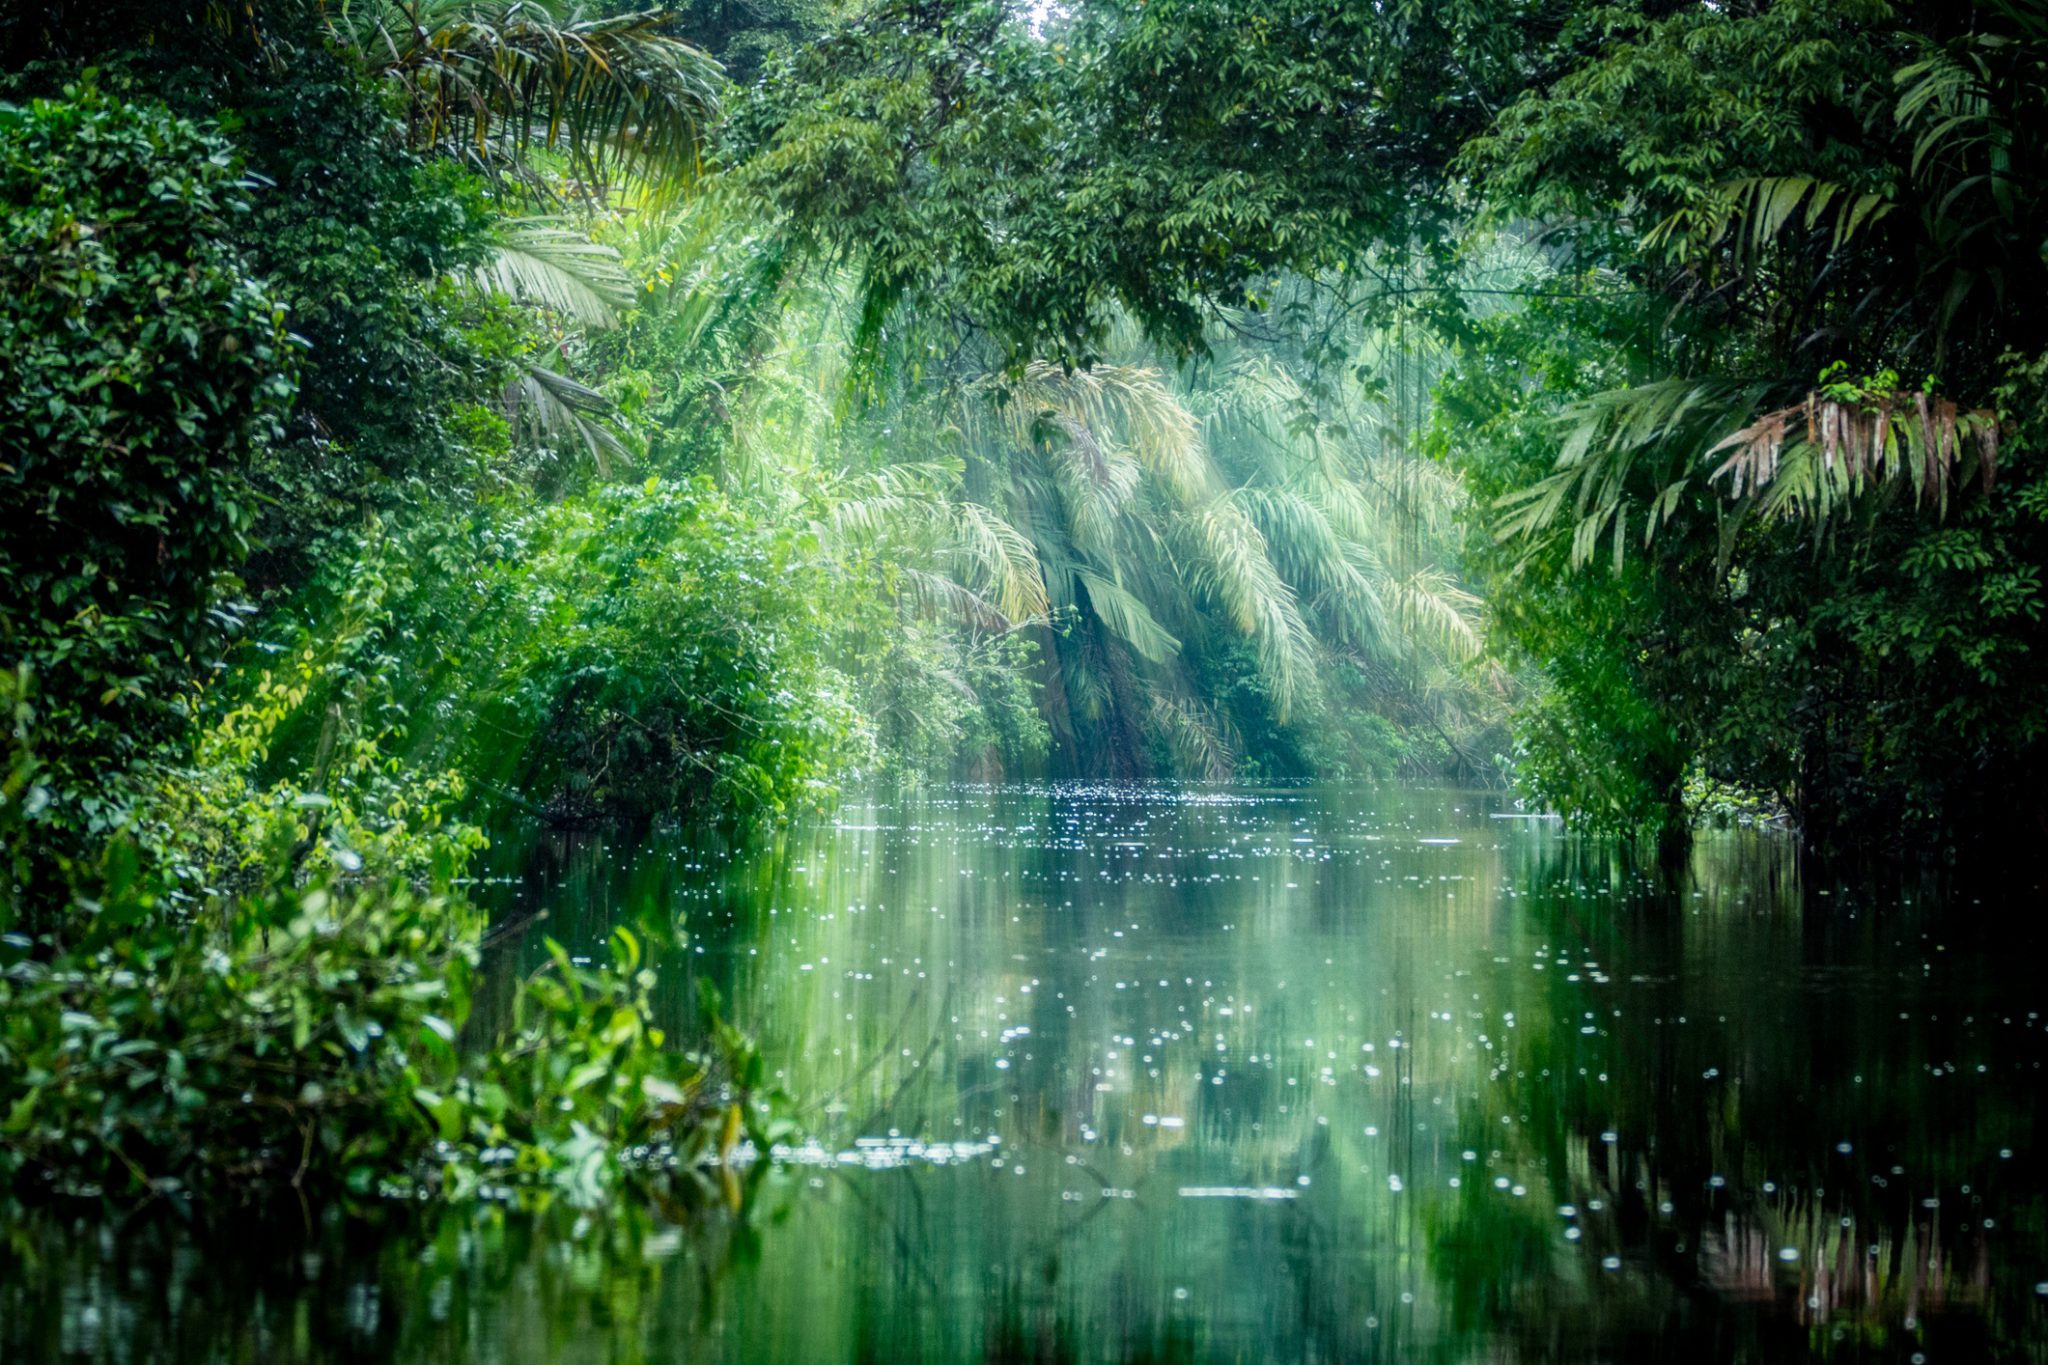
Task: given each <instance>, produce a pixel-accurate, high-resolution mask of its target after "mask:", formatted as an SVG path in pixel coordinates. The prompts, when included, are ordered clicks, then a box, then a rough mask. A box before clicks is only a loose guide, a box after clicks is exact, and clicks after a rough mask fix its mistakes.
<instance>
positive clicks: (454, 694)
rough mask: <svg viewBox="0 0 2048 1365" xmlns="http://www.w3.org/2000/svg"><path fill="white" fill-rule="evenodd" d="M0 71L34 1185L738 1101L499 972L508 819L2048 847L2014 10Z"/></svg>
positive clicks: (2024, 15) (1246, 27) (591, 30)
mask: <svg viewBox="0 0 2048 1365" xmlns="http://www.w3.org/2000/svg"><path fill="white" fill-rule="evenodd" d="M0 60H4V74H0V195H4V211H0V276H4V288H0V529H4V536H0V663H4V664H5V666H6V672H5V674H4V689H0V701H4V703H5V707H6V711H7V714H8V716H9V718H10V719H9V737H8V749H7V751H6V758H5V765H4V778H0V935H4V937H0V1018H4V1020H5V1021H6V1022H5V1023H4V1024H0V1173H4V1175H5V1177H6V1179H7V1180H8V1182H9V1183H10V1185H11V1186H12V1187H13V1188H14V1189H16V1190H17V1191H21V1192H31V1191H36V1192H49V1191H80V1190H113V1191H119V1192H127V1193H139V1192H155V1193H171V1192H175V1191H179V1190H182V1189H185V1188H188V1187H190V1186H191V1185H193V1184H195V1183H204V1182H240V1183H250V1182H256V1183H261V1182H277V1181H288V1182H290V1183H292V1184H295V1185H297V1184H302V1183H303V1182H305V1181H307V1180H326V1181H334V1182H344V1183H347V1184H349V1185H351V1186H352V1187H354V1188H356V1189H359V1190H366V1189H376V1188H385V1189H389V1188H397V1187H401V1186H402V1187H407V1188H413V1187H431V1188H436V1189H440V1190H443V1191H447V1192H451V1193H460V1192H474V1191H475V1190H477V1189H478V1188H480V1187H483V1186H497V1185H505V1184H524V1185H531V1186H535V1187H551V1188H555V1189H558V1190H563V1191H567V1192H570V1193H572V1194H574V1195H575V1196H576V1197H579V1198H590V1197H594V1192H595V1191H598V1190H600V1189H602V1188H603V1187H604V1185H605V1182H607V1181H609V1180H613V1179H616V1178H619V1169H618V1167H617V1163H615V1162H612V1161H611V1160H610V1157H611V1156H612V1155H613V1154H615V1153H617V1152H619V1151H621V1150H624V1149H627V1148H631V1149H633V1150H635V1151H637V1152H639V1153H641V1154H642V1156H643V1158H645V1157H647V1154H648V1153H650V1152H652V1153H660V1154H668V1155H672V1154H674V1153H682V1154H684V1155H685V1157H691V1156H694V1155H695V1154H697V1153H699V1152H703V1151H707V1150H721V1149H729V1148H730V1147H731V1146H732V1145H733V1144H734V1143H735V1142H736V1141H738V1140H739V1138H740V1136H741V1135H742V1132H743V1130H744V1131H745V1132H751V1133H754V1134H757V1135H760V1136H761V1137H762V1138H763V1139H764V1140H765V1135H766V1133H767V1132H768V1130H769V1125H770V1124H772V1122H773V1121H774V1112H773V1105H772V1104H771V1103H770V1101H769V1098H768V1097H766V1096H764V1095H763V1094H761V1093H760V1089H759V1086H758V1084H757V1082H758V1080H759V1071H760V1066H759V1062H758V1060H757V1059H754V1058H753V1057H751V1055H750V1054H749V1052H748V1049H747V1047H746V1044H745V1042H744V1040H742V1039H739V1038H738V1037H737V1036H735V1035H733V1034H732V1033H731V1031H730V1030H729V1029H725V1028H723V1027H722V1026H721V1025H718V1024H717V1023H716V1021H715V1020H712V1021H707V1032H706V1035H705V1037H704V1039H702V1040H699V1041H698V1042H697V1043H696V1044H695V1045H694V1050H683V1049H681V1048H679V1047H678V1045H677V1041H676V1040H671V1039H664V1038H662V1037H660V1036H658V1031H657V1030H654V1029H653V1028H652V1027H651V1025H650V1023H649V1019H650V1014H649V1011H648V1009H647V1005H646V1000H647V996H648V992H649V991H650V990H652V989H653V982H652V979H651V976H650V974H649V973H648V972H647V970H646V969H645V968H644V966H643V965H642V963H641V960H640V959H641V945H640V944H639V942H638V941H637V939H636V938H635V937H634V936H633V935H631V934H630V933H628V934H625V935H623V937H622V939H621V941H620V942H618V943H617V944H615V950H616V961H615V962H614V963H613V964H610V965H607V966H590V965H587V964H580V963H575V962H572V961H570V960H569V959H568V957H567V956H566V955H561V956H559V958H558V960H557V962H556V963H555V964H554V965H553V966H552V967H551V968H549V969H548V970H547V971H545V972H543V973H542V974H540V975H539V976H537V977H535V978H533V979H532V980H530V981H528V982H526V983H524V984H523V985H522V986H521V988H520V992H519V1001H518V1003H517V1005H516V1007H515V1008H513V1009H512V1011H511V1012H510V1014H509V1015H507V1016H506V1017H505V1019H503V1020H500V1019H498V1018H497V1017H496V1016H495V1015H494V1016H493V1020H492V1022H491V1023H490V1024H489V1025H488V1026H486V1025H485V1024H483V1023H482V1022H477V1023H470V1022H468V1015H469V1010H468V1001H469V996H470V994H471V982H472V976H473V973H474V969H475V964H476V961H477V953H478V942H479V935H480V933H481V931H482V925H481V924H480V923H478V922H477V920H478V917H477V915H476V913H475V912H474V911H473V910H471V909H470V908H469V907H468V905H467V903H466V902H465V900H464V898H463V894H462V890H461V887H462V882H463V878H464V876H465V875H466V872H467V870H468V869H469V867H470V864H471V862H472V860H473V859H474V858H475V856H476V854H477V853H478V852H479V851H480V850H481V849H483V848H484V847H485V846H486V844H487V840H488V838H490V837H509V835H510V833H511V831H513V830H515V829H516V828H518V827H519V826H520V825H521V824H522V823H531V822H548V823H556V824H560V823H578V824H589V823H596V822H628V823H645V822H648V821H651V820H667V819H677V818H690V819H699V820H704V819H729V820H732V821H734V822H737V823H740V824H746V823H754V822H760V821H764V820H765V821H773V820H776V819H780V818H787V817H789V816H792V815H795V814H797V813H799V812H802V811H805V810H810V809H817V808H821V807H823V806H826V805H828V804H829V803H830V801H831V800H832V799H833V797H834V794H835V793H837V792H839V791H842V790H845V789H847V788H848V787H850V786H853V785H857V784H866V783H873V782H878V781H883V780H888V781H900V782H914V781H918V780H926V779H932V778H964V779H969V780H995V779H1001V778H1015V777H1021V776H1041V775H1052V776H1107V777H1116V778H1154V777H1158V778H1175V779H1191V780H1218V779H1225V778H1233V777H1234V778H1239V779H1249V780H1259V781H1272V782H1298V781H1311V780H1338V781H1342V780H1377V779H1385V778H1391V777H1395V776H1400V775H1431V776H1438V777H1444V778H1448V779H1450V780H1454V781H1457V782H1462V783H1474V784H1491V783H1500V782H1510V781H1512V782H1514V783H1517V784H1519V785H1520V787H1521V788H1522V789H1523V790H1524V791H1525V792H1526V794H1527V795H1528V796H1529V797H1530V798H1531V799H1533V800H1534V801H1535V802H1538V803H1540V804H1542V805H1543V806H1545V807H1548V808H1550V809H1554V810H1557V811H1559V812H1561V813H1563V814H1564V815H1565V816H1566V817H1567V818H1568V819H1569V820H1571V821H1573V822H1574V823H1575V824H1577V825H1578V826H1580V827H1582V828H1586V829H1589V830H1594V831H1608V832H1618V833H1623V834H1627V835H1631V836H1643V835H1654V836H1658V837H1661V838H1664V839H1666V840H1667V841H1668V840H1670V839H1672V838H1673V837H1677V836H1681V835H1682V832H1683V831H1684V830H1685V829H1686V828H1688V827H1689V826H1690V825H1691V823H1693V822H1694V821H1696V820H1698V819H1699V818H1702V815H1703V814H1704V813H1706V812H1709V811H1731V810H1732V811H1742V812H1745V813H1747V812H1754V811H1763V812H1766V813H1776V814H1779V815H1782V816H1784V817H1786V818H1788V819H1790V820H1793V821H1796V822H1797V823H1798V824H1799V826H1800V827H1801V829H1802V831H1803V835H1804V837H1805V839H1806V840H1807V841H1808V844H1809V846H1810V847H1811V848H1813V849H1815V850H1817V851H1823V852H1830V853H1839V852H1850V851H1856V850H1859V849H1860V850H1865V851H1868V850H1870V849H1873V848H1874V849H1879V850H1884V849H1892V850H1896V851H1914V852H1921V853H1925V854H1927V855H1930V856H1935V857H1941V856H1945V855H1947V854H1950V853H1952V852H1953V851H1955V850H1957V849H1960V848H1963V847H1965V846H1969V845H1972V844H1974V843H1977V842H1980V841H1985V840H1988V839H1993V838H1996V837H1999V836H2003V835H2009V834H2011V833H2013V832H2015V831H2016V830H2019V829H2024V828H2027V827H2030V826H2035V825H2037V824H2038V823H2039V822H2040V821H2041V820H2042V819H2043V806H2042V802H2041V796H2040V791H2041V788H2040V780H2041V777H2042V762H2043V747H2042V746H2043V735H2042V727H2043V725H2044V723H2048V706H2044V705H2043V702H2044V700H2048V699H2044V697H2043V695H2042V692H2043V687H2044V682H2048V675H2044V673H2043V664H2042V656H2041V653H2040V651H2039V650H2038V649H2037V648H2036V646H2037V644H2039V643H2041V642H2040V641H2039V639H2038V637H2039V636H2040V634H2041V632H2042V631H2043V629H2044V627H2043V623H2042V610H2041V608H2042V601H2041V597H2042V584H2041V581H2040V573H2041V564H2042V561H2043V556H2044V553H2048V544H2044V539H2043V536H2044V522H2043V518H2044V515H2048V470H2044V467H2043V466H2042V465H2041V463H2040V460H2039V457H2038V455H2037V454H2036V448H2037V447H2038V446H2039V444H2040V441H2041V437H2042V431H2041V424H2042V421H2043V417H2042V386H2043V383H2044V377H2048V337H2044V335H2043V332H2042V328H2043V326H2044V324H2043V322H2042V315H2041V311H2040V310H2039V309H2038V308H2037V307H2036V306H2034V305H2035V304H2036V302H2037V301H2038V300H2039V299H2040V298H2041V297H2043V296H2044V287H2048V247H2044V242H2048V215H2044V205H2043V196H2044V193H2048V190H2044V186H2048V165H2044V152H2048V109H2044V107H2043V105H2044V101H2048V7H2044V6H2042V5H2040V4H2037V3H2031V2H2026V0H1997V2H1994V3H1982V4H1975V5H1968V4H1929V5H1916V4H1905V3H1899V4H1894V3H1886V2H1884V0H1783V2H1781V3H1742V4H1727V3H1722V4H1671V3H1656V4H1645V5H1640V6H1627V5H1593V4H1583V3H1565V2H1560V3H1554V4H1546V3H1528V2H1527V0H1512V2H1509V0H1456V3H1450V4H1421V3H1393V4H1385V5H1363V4H1348V3H1335V2H1333V0H1260V2H1259V3H1250V0H1101V2H1100V3H1098V2H1097V0H1089V2H1088V3H1082V4H1075V5H1072V6H1065V7H1061V6H1043V7H1041V6H1019V5H1014V4H1010V3H1005V2H1004V0H971V2H970V0H879V3H874V2H871V0H870V2H862V3H850V4H844V5H840V4H827V3H824V2H823V0H791V3H788V4H777V5H760V6H749V5H730V4H718V5H710V4H691V5H686V6H683V7H680V8H677V9H636V8H632V7H630V6H628V5H623V4H616V3H614V4H583V5H578V4H570V3H562V2H560V0H360V2H359V3H353V4H347V5H335V4H331V3H329V4H320V3H315V2H314V0H259V3H255V4H252V5H248V6H241V5H227V4H197V5H192V6H169V7H166V6H160V5H146V4H140V3H134V2H133V0H117V3H111V4H105V5H96V6H90V7H81V6H75V5H64V4H58V3H54V2H50V3H28V4H23V5H17V6H11V7H9V9H8V11H7V13H6V14H5V15H4V16H0ZM656 932H660V931H659V930H656ZM223 1096H240V1097H241V1101H242V1102H241V1103H240V1104H239V1105H236V1104H221V1103H219V1102H218V1101H220V1099H221V1098H222V1097H223ZM556 1096H559V1097H561V1098H560V1103H556V1100H555V1098H554V1097H556ZM683 1164H684V1165H687V1164H688V1162H687V1160H686V1161H685V1162H684V1163H683ZM672 1168H673V1163H669V1162H667V1159H666V1155H664V1156H661V1157H660V1158H658V1159H645V1160H642V1161H641V1162H640V1163H639V1165H638V1166H637V1167H636V1168H635V1169H638V1170H641V1171H643V1172H645V1173H649V1178H655V1177H654V1176H653V1174H652V1173H653V1172H656V1171H659V1170H667V1169H672Z"/></svg>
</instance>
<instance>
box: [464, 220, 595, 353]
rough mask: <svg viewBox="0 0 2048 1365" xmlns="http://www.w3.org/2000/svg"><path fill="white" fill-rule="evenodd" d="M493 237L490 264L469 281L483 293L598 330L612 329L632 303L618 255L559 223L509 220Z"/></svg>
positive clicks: (475, 273)
mask: <svg viewBox="0 0 2048 1365" xmlns="http://www.w3.org/2000/svg"><path fill="white" fill-rule="evenodd" d="M496 235H497V240H496V242H495V243H494V244H493V246H492V251H491V256H490V259H488V260H486V261H485V262H484V263H483V264H482V265H480V266H478V267H477V268H476V269H475V271H474V272H473V273H472V276H471V278H472V280H473V281H474V283H475V284H476V285H477V286H478V287H480V288H482V289H485V290H488V291H494V292H497V293H501V294H504V295H506V296H508V297H510V298H513V299H517V300H519V301H520V302H521V303H530V304H535V305H538V306H539V307H542V308H547V309H551V310H553V311H554V312H557V313H560V314H561V315H562V316H563V317H565V318H568V319H570V320H572V321H574V322H577V323H580V324H582V325H583V326H585V327H593V328H599V329H604V328H610V327H613V326H616V325H617V323H618V317H619V312H620V310H621V309H623V308H625V307H626V306H627V305H628V304H629V303H631V302H632V298H633V280H632V277H631V276H629V275H628V274H627V273H626V270H625V266H624V264H623V263H622V262H621V261H620V259H619V253H618V252H616V251H614V250H612V249H611V248H610V247H608V246H602V245H600V244H598V243H596V242H593V241H591V240H590V238H589V237H587V236H585V235H584V234H583V233H581V232H578V231H577V230H576V229H575V228H573V227H570V226H568V225H567V224H565V223H563V222H562V221H560V220H559V219H554V218H512V219H508V220H506V221H504V222H502V223H500V224H499V225H498V227H497V234H496Z"/></svg>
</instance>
